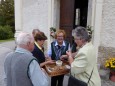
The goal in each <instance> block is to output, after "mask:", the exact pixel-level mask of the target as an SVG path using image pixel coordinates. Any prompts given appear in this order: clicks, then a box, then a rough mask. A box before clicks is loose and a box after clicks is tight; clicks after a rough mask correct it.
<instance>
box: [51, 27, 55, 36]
mask: <svg viewBox="0 0 115 86" xmlns="http://www.w3.org/2000/svg"><path fill="white" fill-rule="evenodd" d="M55 32H56V28H54V27H51V28H50V36H51V37H53V38H54V37H55Z"/></svg>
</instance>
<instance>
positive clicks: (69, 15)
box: [60, 0, 75, 43]
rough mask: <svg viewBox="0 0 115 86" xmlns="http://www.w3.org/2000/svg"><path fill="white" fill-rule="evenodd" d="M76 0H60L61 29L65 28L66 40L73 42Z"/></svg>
mask: <svg viewBox="0 0 115 86" xmlns="http://www.w3.org/2000/svg"><path fill="white" fill-rule="evenodd" d="M74 4H75V0H60V29H63V30H65V32H66V36H67V37H66V40H67V41H69V42H70V43H72V35H71V34H72V29H73V28H74Z"/></svg>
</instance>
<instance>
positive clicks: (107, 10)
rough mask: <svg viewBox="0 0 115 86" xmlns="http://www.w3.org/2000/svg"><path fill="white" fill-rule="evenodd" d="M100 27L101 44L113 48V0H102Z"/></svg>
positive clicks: (114, 13)
mask: <svg viewBox="0 0 115 86" xmlns="http://www.w3.org/2000/svg"><path fill="white" fill-rule="evenodd" d="M102 16H103V18H102V29H101V42H100V45H101V46H106V47H114V48H115V40H113V39H115V38H114V37H115V0H104V3H103V15H102Z"/></svg>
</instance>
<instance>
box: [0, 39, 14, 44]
mask: <svg viewBox="0 0 115 86" xmlns="http://www.w3.org/2000/svg"><path fill="white" fill-rule="evenodd" d="M13 40H14V38H10V39H6V40H0V43H2V42H8V41H13Z"/></svg>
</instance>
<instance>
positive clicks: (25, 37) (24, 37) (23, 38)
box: [16, 32, 34, 45]
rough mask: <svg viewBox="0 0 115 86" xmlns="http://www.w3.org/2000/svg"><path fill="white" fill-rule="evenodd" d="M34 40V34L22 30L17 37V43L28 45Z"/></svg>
mask: <svg viewBox="0 0 115 86" xmlns="http://www.w3.org/2000/svg"><path fill="white" fill-rule="evenodd" d="M33 41H34V38H33V36H32V35H31V34H29V33H24V32H21V33H20V34H19V35H18V36H17V39H16V43H17V45H27V43H29V42H33Z"/></svg>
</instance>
